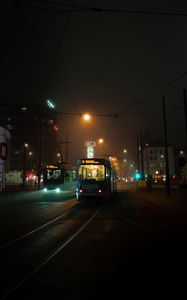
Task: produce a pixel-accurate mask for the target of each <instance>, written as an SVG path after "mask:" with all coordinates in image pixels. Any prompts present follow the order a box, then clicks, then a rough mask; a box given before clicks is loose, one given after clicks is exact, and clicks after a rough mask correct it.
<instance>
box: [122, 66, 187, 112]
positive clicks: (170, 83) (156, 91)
mask: <svg viewBox="0 0 187 300" xmlns="http://www.w3.org/2000/svg"><path fill="white" fill-rule="evenodd" d="M186 75H187V72H185V73H183V74H181V75H179V76H178V77H177V78H175V79H173V80H171V81H169V82H168V83H166V84H165V85H163V86H161V87H160V88H158V89H156V90H155V91H153V92H151V93H150V94H149V95H147V96H146V97H144V98H143V99H141V100H139V101H137V102H135V103H134V104H132V105H131V106H130V107H129V108H128V110H130V109H131V108H134V107H135V106H137V105H139V104H141V103H143V102H145V101H146V100H148V99H149V98H151V97H152V96H154V95H156V94H158V93H159V92H161V91H162V90H164V89H165V88H167V87H169V86H171V85H172V84H173V83H175V82H176V81H178V80H179V79H181V78H183V77H184V76H186Z"/></svg>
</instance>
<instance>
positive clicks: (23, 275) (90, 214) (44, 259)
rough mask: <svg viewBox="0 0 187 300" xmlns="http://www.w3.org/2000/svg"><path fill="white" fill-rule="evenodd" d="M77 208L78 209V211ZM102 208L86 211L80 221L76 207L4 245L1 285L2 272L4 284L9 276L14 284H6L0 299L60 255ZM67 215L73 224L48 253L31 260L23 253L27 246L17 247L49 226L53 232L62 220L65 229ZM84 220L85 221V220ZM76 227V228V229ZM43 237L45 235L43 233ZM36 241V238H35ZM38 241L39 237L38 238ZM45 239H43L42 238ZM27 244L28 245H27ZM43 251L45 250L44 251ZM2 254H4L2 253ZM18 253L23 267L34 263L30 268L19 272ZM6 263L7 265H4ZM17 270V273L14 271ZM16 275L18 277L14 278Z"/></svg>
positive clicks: (35, 250) (67, 220) (6, 296)
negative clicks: (71, 218)
mask: <svg viewBox="0 0 187 300" xmlns="http://www.w3.org/2000/svg"><path fill="white" fill-rule="evenodd" d="M78 208H79V209H78ZM101 208H102V205H100V206H99V207H97V208H94V209H93V208H92V209H91V210H86V215H85V214H84V213H85V212H83V214H84V218H83V221H82V218H81V221H80V218H79V216H78V214H79V213H82V212H81V205H80V206H78V207H76V209H75V208H74V209H71V210H70V211H68V212H66V213H65V214H63V215H61V216H59V217H57V218H55V219H54V220H53V222H48V223H46V224H44V225H45V226H44V225H43V226H41V227H39V228H37V229H35V230H33V232H29V233H28V234H26V235H24V236H23V237H22V238H21V237H20V238H19V239H16V240H15V241H12V242H11V243H8V244H7V245H5V247H4V248H1V249H0V250H1V259H2V260H3V261H4V268H1V271H0V273H1V283H2V285H3V279H4V274H3V272H4V271H6V272H7V273H8V274H7V276H6V277H7V278H5V280H4V282H5V281H6V279H7V280H8V278H9V277H10V278H11V276H13V277H14V276H15V277H14V280H13V281H14V282H13V284H11V285H10V284H8V285H6V284H5V285H6V286H4V288H3V291H1V294H0V299H7V298H8V297H9V296H10V295H12V294H13V292H14V291H16V290H17V289H18V288H19V287H21V286H22V285H23V284H24V283H25V282H26V281H27V280H28V279H30V278H31V277H32V276H33V275H34V274H35V273H36V272H38V271H39V270H40V269H41V268H42V267H43V266H45V265H46V264H47V263H48V262H49V261H50V260H51V259H52V258H53V257H55V256H56V255H58V253H59V252H61V253H62V251H63V249H65V247H66V246H67V245H69V244H70V242H72V241H73V240H74V239H75V238H76V237H77V236H78V235H79V234H80V233H81V232H82V231H83V230H84V228H85V227H86V226H87V225H88V224H89V223H90V222H91V221H92V220H93V219H94V218H96V216H97V215H98V214H99V212H100V210H101ZM68 214H69V216H70V215H71V216H72V217H73V218H74V219H73V224H72V225H71V226H69V227H68V233H66V234H65V235H64V236H63V238H61V239H60V240H59V241H58V242H57V244H56V245H55V243H53V244H54V246H52V247H49V248H50V249H48V252H47V253H46V251H44V252H42V253H40V255H38V254H37V255H36V256H37V258H33V257H32V255H29V256H28V255H27V254H28V253H26V254H25V253H24V250H25V249H26V248H27V247H29V246H28V245H27V246H26V247H25V244H24V245H20V243H19V246H18V243H17V242H18V241H20V242H21V241H22V243H25V242H26V240H27V242H28V239H29V238H30V239H31V237H32V238H33V235H36V234H37V233H38V234H40V235H42V233H41V231H42V229H44V230H46V229H47V228H48V227H49V226H51V227H53V226H54V231H55V230H56V229H55V226H56V225H57V224H56V223H58V222H59V221H61V222H60V223H62V219H63V218H64V219H63V222H64V223H63V224H62V225H61V226H62V227H66V222H67V223H68V222H69V218H68ZM66 217H67V219H66V220H65V218H66ZM85 219H86V220H85ZM77 220H78V224H74V223H76V222H77ZM77 227H78V228H77ZM51 230H53V228H51ZM44 235H45V233H44ZM35 239H36V237H35ZM39 239H40V237H39ZM44 239H45V237H44ZM27 244H28V243H27ZM36 245H37V243H35V246H36ZM7 249H9V251H8V252H7ZM44 250H45V249H44ZM3 252H4V253H3ZM18 252H23V254H22V255H21V256H23V257H24V259H23V261H21V263H22V264H23V265H24V266H25V265H26V263H24V261H34V263H33V264H32V266H31V265H30V263H28V266H29V268H28V266H27V270H26V268H24V267H21V269H24V271H23V270H21V271H20V266H19V264H18V263H17V262H16V261H17V254H16V253H18ZM26 252H27V251H26ZM31 252H33V253H34V254H36V253H37V249H36V248H35V249H34V251H33V250H32V251H31ZM14 254H15V257H14V258H11V260H10V262H11V265H8V267H7V264H8V261H9V259H10V256H14ZM29 254H31V253H29ZM38 256H40V257H38ZM6 261H7V263H6ZM16 269H17V271H16ZM16 273H17V274H16ZM16 275H18V276H16ZM2 285H1V286H2Z"/></svg>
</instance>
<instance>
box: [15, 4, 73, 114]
mask: <svg viewBox="0 0 187 300" xmlns="http://www.w3.org/2000/svg"><path fill="white" fill-rule="evenodd" d="M75 1H76V0H75ZM12 2H13V4H14V5H15V6H16V7H17V9H18V10H19V12H20V13H21V15H22V17H23V18H24V19H25V21H26V23H27V24H28V26H29V27H30V29H31V31H32V33H33V35H34V37H35V39H36V41H37V42H38V45H39V47H40V49H41V50H42V52H43V53H44V55H45V57H46V58H47V60H48V62H49V63H50V67H51V70H53V72H54V73H55V75H56V77H57V79H58V80H59V82H60V83H61V78H60V76H59V74H58V72H57V70H56V68H55V66H54V60H52V59H51V58H50V56H49V54H48V51H47V50H46V48H45V47H44V45H43V43H42V42H41V40H40V38H39V36H38V34H37V32H36V30H35V28H34V26H33V25H32V23H31V22H30V21H29V19H28V18H27V16H26V15H25V13H24V11H23V10H22V9H21V7H20V5H19V4H18V1H14V0H12ZM69 20H70V19H69V18H68V23H69ZM66 29H67V27H66ZM63 37H64V31H63V34H62V37H61V40H60V43H59V46H60V44H61V42H62V40H63ZM59 46H58V47H57V51H56V53H55V57H56V56H57V54H58V51H59ZM48 74H49V72H48ZM45 85H46V80H45V82H44V85H43V88H42V92H41V93H42V94H43V91H44V88H45ZM63 88H64V91H65V93H66V95H67V96H68V98H69V100H70V101H71V104H72V105H73V107H74V108H75V110H76V111H78V108H77V106H76V105H75V103H74V101H73V99H72V97H71V96H70V93H69V91H68V90H67V88H65V87H64V86H63Z"/></svg>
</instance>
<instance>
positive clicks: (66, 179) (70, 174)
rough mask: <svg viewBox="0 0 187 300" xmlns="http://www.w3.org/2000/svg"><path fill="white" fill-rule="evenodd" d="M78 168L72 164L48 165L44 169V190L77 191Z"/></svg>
mask: <svg viewBox="0 0 187 300" xmlns="http://www.w3.org/2000/svg"><path fill="white" fill-rule="evenodd" d="M76 180H77V168H76V167H73V166H71V165H66V164H62V165H48V166H46V167H45V168H44V170H43V188H44V191H45V192H47V191H50V190H54V191H56V192H60V191H69V192H73V193H75V191H76Z"/></svg>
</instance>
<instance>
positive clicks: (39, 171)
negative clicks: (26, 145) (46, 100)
mask: <svg viewBox="0 0 187 300" xmlns="http://www.w3.org/2000/svg"><path fill="white" fill-rule="evenodd" d="M43 115H44V112H43V108H42V112H41V120H40V128H39V156H38V189H40V183H41V169H42V148H43V147H42V146H43V145H42V142H43V140H42V135H43Z"/></svg>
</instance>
